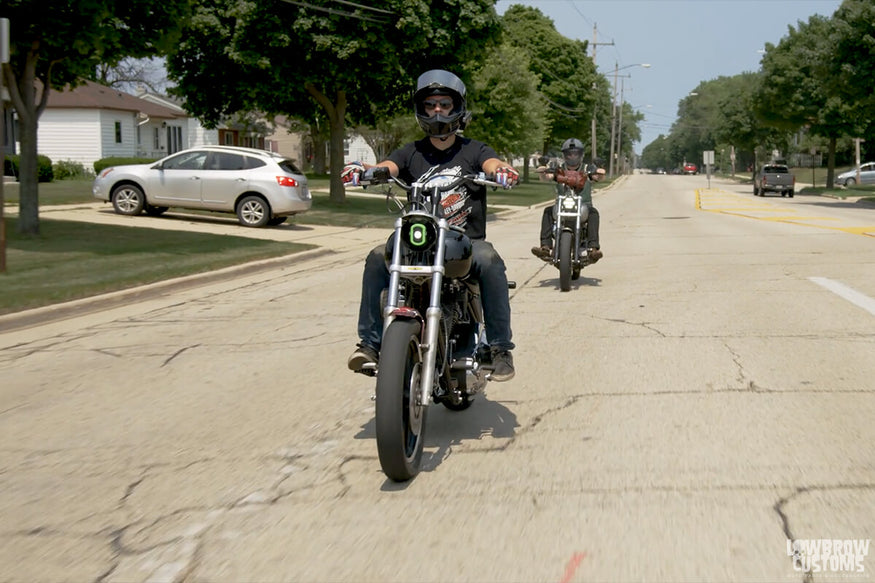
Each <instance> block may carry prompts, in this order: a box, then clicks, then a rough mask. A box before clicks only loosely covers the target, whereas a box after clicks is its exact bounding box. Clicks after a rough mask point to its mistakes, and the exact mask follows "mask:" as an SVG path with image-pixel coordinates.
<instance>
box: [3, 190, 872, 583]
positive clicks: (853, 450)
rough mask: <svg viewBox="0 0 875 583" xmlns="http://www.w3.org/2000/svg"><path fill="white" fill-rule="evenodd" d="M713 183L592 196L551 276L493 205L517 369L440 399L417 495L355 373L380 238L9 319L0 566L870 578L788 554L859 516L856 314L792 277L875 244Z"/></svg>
mask: <svg viewBox="0 0 875 583" xmlns="http://www.w3.org/2000/svg"><path fill="white" fill-rule="evenodd" d="M704 182H705V178H704V177H695V176H690V177H686V176H678V177H673V176H632V177H629V178H628V179H627V180H626V181H625V182H624V183H623V184H621V185H619V186H617V187H615V188H613V189H612V190H611V191H609V192H607V193H599V194H598V195H597V197H596V201H595V203H596V205H597V206H598V208H599V210H600V212H601V215H602V241H603V248H604V250H605V258H604V259H602V260H601V261H600V262H599V263H598V264H596V265H593V266H590V267H587V268H586V269H585V270H584V271H583V272H582V274H581V278H580V280H578V281H577V282H574V283H573V285H572V290H571V291H570V292H568V293H561V292H560V291H559V290H558V271H557V270H556V269H555V268H553V267H551V266H549V265H546V264H544V263H543V262H542V261H540V260H538V259H536V258H534V257H532V256H531V254H530V252H529V248H530V247H531V246H532V245H534V244H535V243H536V242H537V230H538V225H539V221H540V214H541V213H540V210H539V209H523V210H519V211H516V212H512V213H505V214H502V215H501V216H500V217H499V218H498V219H497V220H494V221H492V222H490V224H489V236H490V239H491V240H492V241H493V243H494V244H495V245H496V247H497V248H498V250H499V251H500V252H501V254H502V255H503V256H504V258H505V261H506V263H507V265H508V271H509V278H510V279H513V280H516V281H517V283H518V287H517V288H516V289H514V290H511V292H510V293H511V306H512V310H513V328H514V341H515V342H516V344H517V348H516V350H515V351H514V361H515V363H516V367H517V375H516V377H515V378H514V379H513V380H512V381H511V382H508V383H504V384H497V383H491V384H490V385H489V386H488V388H487V393H486V395H485V397H483V398H478V399H477V400H476V401H475V403H474V405H473V406H472V407H471V408H470V409H469V410H468V411H465V412H462V413H454V412H450V411H448V410H445V409H444V408H443V407H440V406H436V407H434V408H433V409H432V410H431V411H430V412H429V420H428V430H427V437H426V451H425V455H424V456H423V471H422V473H421V474H420V475H419V476H418V477H417V478H416V479H415V480H413V481H412V482H410V483H408V484H394V483H391V482H387V481H386V480H385V479H384V477H383V476H382V473H381V472H380V469H379V462H378V460H377V453H376V445H375V442H374V439H375V434H374V419H373V403H372V402H371V401H370V399H369V397H370V395H371V394H372V392H373V380H372V379H369V378H366V377H363V376H360V375H354V374H352V373H350V372H349V371H347V370H346V357H347V356H348V353H349V352H350V351H351V350H352V349H353V347H354V343H355V337H354V331H355V322H356V310H357V307H358V300H359V286H360V274H361V267H362V265H363V260H364V256H365V253H366V251H367V250H368V249H370V247H372V246H373V245H374V244H375V242H376V241H379V240H381V239H383V238H384V237H385V233H380V232H368V230H362V231H359V232H353V233H348V234H345V235H342V234H338V233H331V234H330V236H326V239H325V240H326V241H327V240H329V239H331V240H332V243H331V247H330V252H327V253H320V254H312V255H308V256H307V257H302V258H301V259H300V260H299V261H291V262H285V263H281V264H277V265H276V266H273V267H271V268H266V269H260V270H257V271H253V272H241V273H240V274H239V275H238V276H237V277H227V278H221V279H218V280H214V281H209V282H207V283H204V284H203V285H186V286H182V287H180V288H177V289H160V290H157V291H155V292H154V293H151V294H141V295H140V296H138V297H136V298H134V299H131V300H130V301H127V302H126V301H119V302H113V303H112V304H111V305H110V306H109V307H108V308H107V309H105V310H96V309H93V308H88V309H83V310H82V312H81V313H80V314H76V313H70V314H65V316H64V317H63V318H61V319H54V320H48V321H45V322H42V323H40V322H36V323H32V324H29V325H28V326H26V327H20V328H16V329H13V330H10V331H6V332H3V331H0V378H2V381H0V397H2V398H0V543H2V544H0V580H2V581H4V582H5V581H9V582H33V581H46V582H48V581H51V582H56V581H74V582H79V581H101V582H128V581H179V582H194V581H232V582H236V581H264V582H274V581H276V582H286V581H295V582H298V581H304V582H310V581H313V582H321V581H356V582H358V581H399V582H401V581H404V582H407V581H435V582H437V581H496V582H498V581H502V582H504V581H507V582H529V581H532V582H540V581H562V582H563V583H571V582H573V581H575V582H583V581H637V580H645V579H646V580H651V581H703V580H707V581H839V580H841V581H848V580H853V581H871V580H875V576H873V572H875V558H873V557H868V558H866V559H865V561H864V563H863V564H864V565H865V567H866V570H865V572H864V573H862V574H856V573H855V574H854V575H855V576H854V577H853V578H852V579H850V578H849V577H847V576H841V575H842V574H841V573H804V572H799V571H796V570H794V568H793V563H792V561H791V558H790V557H788V556H787V553H786V540H787V539H788V538H790V539H800V538H801V539H806V538H808V539H818V538H837V539H871V538H873V533H875V458H873V453H872V445H871V444H872V443H873V442H875V428H873V427H875V426H873V424H872V421H871V420H872V419H873V418H875V381H873V379H875V359H873V358H872V354H873V348H875V316H872V315H871V314H869V313H867V312H866V311H865V310H862V309H860V308H859V307H858V306H855V305H853V304H852V303H850V302H847V301H846V300H844V299H842V298H839V297H837V296H835V295H833V294H830V293H829V292H828V291H826V290H824V289H822V288H821V287H819V286H817V285H814V284H812V282H811V281H809V280H808V278H809V277H812V276H823V277H829V278H832V279H835V280H838V281H842V282H844V284H846V285H848V286H850V287H853V288H854V289H856V290H858V291H860V292H861V293H864V294H867V295H869V296H870V297H875V270H872V269H871V265H872V263H873V262H875V240H873V239H872V238H870V237H866V236H861V235H854V234H852V233H849V232H847V231H840V230H830V231H825V230H823V229H815V228H806V227H805V226H800V225H791V224H783V223H776V222H769V221H758V220H750V219H747V218H745V217H739V216H730V215H726V214H720V213H709V212H702V211H699V210H697V209H696V208H695V204H696V202H695V195H694V192H693V189H694V188H703V187H704ZM714 182H715V180H714V179H712V183H714ZM720 188H724V189H727V190H732V189H738V192H739V193H742V192H745V191H746V187H741V186H738V187H736V186H733V185H730V184H728V183H727V184H725V185H724V184H721V185H720ZM781 204H785V205H788V206H793V205H796V207H797V208H799V209H800V210H799V212H805V213H806V214H808V215H810V214H811V213H812V212H813V211H812V210H811V209H810V208H804V206H806V205H807V206H809V207H810V206H812V205H817V212H819V213H823V214H828V215H829V216H831V217H834V220H836V221H841V220H846V221H848V222H849V223H859V222H867V223H868V224H875V210H865V209H848V208H844V207H841V206H837V207H836V208H831V207H830V206H829V204H827V203H825V202H824V201H822V200H819V199H818V200H813V199H812V197H804V196H797V197H795V198H794V199H789V200H787V201H782V202H781ZM100 217H101V220H109V219H108V217H106V216H105V214H100ZM82 220H86V219H85V218H83V219H82ZM308 236H310V237H311V238H314V239H315V240H316V241H319V237H318V232H315V231H314V232H312V233H308ZM0 330H2V327H0Z"/></svg>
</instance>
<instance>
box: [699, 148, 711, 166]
mask: <svg viewBox="0 0 875 583" xmlns="http://www.w3.org/2000/svg"><path fill="white" fill-rule="evenodd" d="M702 157H703V158H704V160H703V162H704V163H705V164H706V165H707V164H714V150H705V151H704V152H702Z"/></svg>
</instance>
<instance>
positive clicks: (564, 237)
mask: <svg viewBox="0 0 875 583" xmlns="http://www.w3.org/2000/svg"><path fill="white" fill-rule="evenodd" d="M559 289H561V290H562V291H564V292H567V291H568V290H570V289H571V233H569V232H568V231H562V233H561V234H560V235H559Z"/></svg>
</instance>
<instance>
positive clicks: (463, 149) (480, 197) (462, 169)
mask: <svg viewBox="0 0 875 583" xmlns="http://www.w3.org/2000/svg"><path fill="white" fill-rule="evenodd" d="M490 158H498V154H496V153H495V150H493V149H492V148H491V147H489V146H487V145H486V144H484V143H482V142H478V141H476V140H472V139H470V138H463V137H461V136H456V141H455V142H454V143H453V145H452V146H450V147H449V148H447V149H446V150H438V149H437V148H435V147H434V146H433V145H432V143H431V140H430V139H428V138H424V139H422V140H418V141H416V142H411V143H409V144H407V145H406V146H402V147H401V148H398V149H397V150H395V151H394V152H392V153H391V154H389V160H391V161H392V162H394V163H395V164H397V165H398V168H399V169H400V172H399V175H398V177H399V178H400V179H401V180H403V181H404V182H406V183H408V184H410V183H411V182H414V181H416V180H418V179H419V177H420V176H422V175H423V174H425V173H426V171H428V170H429V169H430V168H432V167H433V166H437V167H438V169H439V170H440V172H439V173H440V174H441V175H443V176H448V177H459V176H462V175H464V174H473V173H477V172H482V171H483V163H484V162H485V161H486V160H489V159H490ZM441 204H442V206H443V207H444V217H445V218H446V219H447V222H449V224H450V225H454V226H457V227H461V228H463V229H465V233H466V234H467V235H468V236H469V237H470V238H472V239H485V238H486V188H485V187H482V186H476V185H473V184H463V185H462V186H460V187H459V190H458V191H457V192H446V193H444V195H443V198H442V199H441Z"/></svg>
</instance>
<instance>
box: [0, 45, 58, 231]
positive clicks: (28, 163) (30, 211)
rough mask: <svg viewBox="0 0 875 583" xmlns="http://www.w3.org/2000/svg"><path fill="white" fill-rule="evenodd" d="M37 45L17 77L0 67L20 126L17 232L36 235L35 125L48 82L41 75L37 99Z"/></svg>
mask: <svg viewBox="0 0 875 583" xmlns="http://www.w3.org/2000/svg"><path fill="white" fill-rule="evenodd" d="M38 49H39V45H38V43H35V44H34V46H33V47H31V50H30V51H29V52H28V54H27V59H26V63H25V66H24V70H23V71H22V72H21V74H20V77H16V76H15V75H14V74H13V73H12V69H11V68H10V67H9V65H8V64H5V65H3V66H2V69H0V74H2V75H3V76H4V85H5V87H6V88H7V89H8V91H9V98H10V100H11V101H12V106H13V107H14V108H15V111H16V112H18V124H19V128H20V129H21V133H20V139H21V153H20V158H19V170H20V172H19V175H18V180H19V191H18V232H19V233H21V234H23V235H30V236H38V235H39V190H38V189H39V186H38V178H37V167H38V164H37V159H36V156H37V128H38V127H39V117H40V114H41V113H42V112H43V110H44V109H45V107H46V101H47V100H48V97H49V91H50V89H49V87H50V83H49V80H48V74H47V75H46V77H45V78H41V79H40V80H39V81H40V85H41V89H42V91H41V95H40V96H39V99H37V90H36V81H37V78H36V63H37V61H38V60H39V55H38ZM49 69H50V70H51V67H50V68H49Z"/></svg>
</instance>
